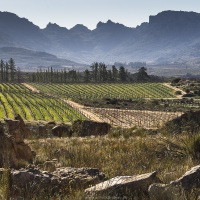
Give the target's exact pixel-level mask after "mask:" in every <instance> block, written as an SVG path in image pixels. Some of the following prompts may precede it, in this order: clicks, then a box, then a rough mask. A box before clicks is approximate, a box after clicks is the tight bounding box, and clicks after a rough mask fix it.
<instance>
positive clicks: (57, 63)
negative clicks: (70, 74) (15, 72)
mask: <svg viewBox="0 0 200 200" xmlns="http://www.w3.org/2000/svg"><path fill="white" fill-rule="evenodd" d="M10 58H14V60H15V62H16V65H17V66H20V68H21V69H23V70H35V69H37V68H38V67H51V66H52V67H55V68H60V67H68V68H71V67H82V66H83V65H82V64H79V63H76V62H72V61H70V60H66V59H60V58H57V57H56V56H54V55H52V54H49V53H45V52H39V51H32V50H27V49H22V48H16V47H2V48H0V59H3V60H4V61H7V60H9V59H10Z"/></svg>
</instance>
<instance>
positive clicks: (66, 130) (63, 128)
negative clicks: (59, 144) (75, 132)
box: [52, 125, 72, 137]
mask: <svg viewBox="0 0 200 200" xmlns="http://www.w3.org/2000/svg"><path fill="white" fill-rule="evenodd" d="M52 134H53V136H57V137H63V136H67V137H71V136H72V132H71V129H70V126H67V125H58V126H54V127H53V128H52Z"/></svg>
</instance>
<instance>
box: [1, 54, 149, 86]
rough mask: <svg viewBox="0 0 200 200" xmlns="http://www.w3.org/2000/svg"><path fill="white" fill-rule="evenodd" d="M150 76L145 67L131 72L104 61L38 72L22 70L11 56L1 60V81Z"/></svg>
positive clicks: (110, 79) (140, 78) (108, 79)
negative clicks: (84, 68) (106, 63)
mask: <svg viewBox="0 0 200 200" xmlns="http://www.w3.org/2000/svg"><path fill="white" fill-rule="evenodd" d="M149 80H150V77H149V76H148V74H147V72H146V68H145V67H141V68H140V69H139V70H138V72H137V73H135V74H131V73H129V72H128V70H126V69H125V68H124V66H120V67H119V68H117V67H116V66H115V65H113V66H112V67H109V68H108V67H107V66H106V65H105V64H104V63H98V62H95V63H93V64H92V65H91V66H90V68H89V69H86V70H85V71H82V72H79V71H76V70H74V69H72V70H67V69H66V68H64V69H60V70H58V69H53V68H52V67H51V68H48V69H43V70H42V69H39V70H38V71H37V72H28V73H26V72H21V71H20V69H19V68H16V65H15V61H14V60H13V59H12V58H10V59H9V60H8V61H7V62H4V61H3V60H1V61H0V82H22V81H30V82H39V83H106V82H107V83H109V82H110V83H120V82H134V81H135V82H142V81H145V82H147V81H149Z"/></svg>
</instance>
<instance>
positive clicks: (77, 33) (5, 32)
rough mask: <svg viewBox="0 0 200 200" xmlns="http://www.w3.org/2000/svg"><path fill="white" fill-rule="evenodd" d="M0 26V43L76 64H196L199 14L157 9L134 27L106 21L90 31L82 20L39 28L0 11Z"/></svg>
mask: <svg viewBox="0 0 200 200" xmlns="http://www.w3.org/2000/svg"><path fill="white" fill-rule="evenodd" d="M5 16H6V19H5ZM9 16H10V17H9ZM16 24H17V26H16ZM0 27H3V28H2V29H1V31H0V47H6V46H9V47H11V46H13V47H18V48H24V49H30V50H33V51H44V52H47V53H50V54H54V55H56V56H57V57H59V58H62V59H67V60H73V61H75V62H78V63H85V64H91V63H92V62H95V61H98V62H106V63H114V62H131V61H132V62H137V61H142V62H147V63H150V64H151V63H153V64H160V63H161V64H162V63H168V64H170V63H180V65H181V64H184V65H199V63H200V54H199V53H200V14H199V13H196V12H186V11H170V10H169V11H163V12H160V13H158V14H157V15H155V16H152V15H151V16H149V22H144V23H142V24H141V25H138V26H137V27H135V28H131V27H126V26H125V25H123V24H120V23H115V22H112V21H111V20H108V21H107V22H99V23H97V26H96V28H95V29H93V30H90V29H88V28H87V27H86V26H84V25H82V24H77V25H75V26H74V27H72V28H71V29H67V28H66V27H61V26H59V25H58V24H55V23H49V24H47V26H46V27H45V28H44V29H40V28H39V27H38V26H37V25H35V24H33V23H32V22H30V21H29V20H27V19H26V18H20V17H18V16H17V15H15V14H13V13H9V12H0Z"/></svg>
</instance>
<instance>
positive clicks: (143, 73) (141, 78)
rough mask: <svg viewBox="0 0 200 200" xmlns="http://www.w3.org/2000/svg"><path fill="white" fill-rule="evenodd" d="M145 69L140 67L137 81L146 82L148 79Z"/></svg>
mask: <svg viewBox="0 0 200 200" xmlns="http://www.w3.org/2000/svg"><path fill="white" fill-rule="evenodd" d="M146 71H147V69H146V68H145V67H141V68H140V69H139V70H138V73H137V81H148V80H149V79H150V77H149V75H148V74H147V72H146Z"/></svg>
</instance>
